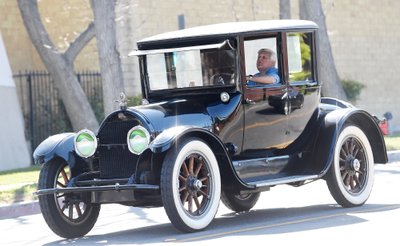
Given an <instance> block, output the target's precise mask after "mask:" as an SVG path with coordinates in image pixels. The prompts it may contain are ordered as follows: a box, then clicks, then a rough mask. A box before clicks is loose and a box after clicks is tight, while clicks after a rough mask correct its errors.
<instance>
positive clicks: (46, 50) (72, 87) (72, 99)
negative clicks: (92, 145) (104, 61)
mask: <svg viewBox="0 0 400 246" xmlns="http://www.w3.org/2000/svg"><path fill="white" fill-rule="evenodd" d="M18 6H19V9H20V12H21V15H22V19H23V21H24V24H25V27H26V29H27V31H28V34H29V37H30V39H31V41H32V43H33V44H34V46H35V48H36V50H37V51H38V53H39V55H40V57H41V59H42V61H43V63H44V65H45V66H46V68H47V69H48V71H49V73H50V75H51V76H52V78H53V79H54V82H55V84H56V87H57V89H58V92H59V94H60V97H61V99H62V101H63V103H64V106H65V109H66V111H67V114H68V116H69V119H70V120H71V123H72V126H73V128H74V130H79V129H82V128H88V129H91V130H94V131H95V130H97V129H98V127H99V124H98V122H97V120H96V117H95V114H94V112H93V110H92V107H91V106H90V104H89V102H88V100H87V97H86V95H85V93H84V91H83V90H82V87H81V86H80V84H79V82H78V79H77V77H76V75H75V73H74V71H73V60H74V59H75V57H76V55H77V54H78V53H79V51H80V49H82V47H84V45H82V44H81V43H80V42H83V43H84V42H86V43H87V42H89V40H90V39H91V37H90V36H92V37H93V34H91V29H93V25H91V26H89V28H88V29H87V31H85V32H84V33H82V34H81V35H80V36H79V37H78V38H77V39H76V40H75V41H74V44H72V45H71V46H70V47H69V49H68V50H67V51H66V52H65V53H62V52H60V51H59V50H57V48H56V47H55V45H54V44H53V42H52V41H51V40H50V37H49V35H48V33H47V31H46V29H45V28H44V26H43V23H42V21H41V19H40V14H39V10H38V6H37V1H32V0H18Z"/></svg>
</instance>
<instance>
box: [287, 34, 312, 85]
mask: <svg viewBox="0 0 400 246" xmlns="http://www.w3.org/2000/svg"><path fill="white" fill-rule="evenodd" d="M287 45H288V63H289V82H291V83H293V82H301V81H310V80H314V79H313V78H314V74H313V70H312V64H313V61H312V59H313V58H312V57H313V55H312V53H311V52H312V33H288V35H287Z"/></svg>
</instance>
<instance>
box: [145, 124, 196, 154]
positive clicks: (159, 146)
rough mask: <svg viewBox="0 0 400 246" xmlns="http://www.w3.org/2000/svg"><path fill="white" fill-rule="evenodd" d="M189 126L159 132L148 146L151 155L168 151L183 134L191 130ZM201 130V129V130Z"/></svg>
mask: <svg viewBox="0 0 400 246" xmlns="http://www.w3.org/2000/svg"><path fill="white" fill-rule="evenodd" d="M193 128H194V127H191V126H176V127H172V128H169V129H166V130H164V131H163V132H161V133H160V134H159V135H158V136H157V137H156V138H155V139H154V140H153V141H152V142H151V143H150V145H149V148H150V150H151V151H152V152H153V153H162V152H164V151H166V150H168V149H169V148H170V147H171V146H172V145H173V144H174V143H175V140H176V139H177V138H178V136H179V135H182V134H183V133H184V132H186V131H189V130H191V129H192V130H193ZM202 130H203V129H202Z"/></svg>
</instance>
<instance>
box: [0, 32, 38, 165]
mask: <svg viewBox="0 0 400 246" xmlns="http://www.w3.org/2000/svg"><path fill="white" fill-rule="evenodd" d="M0 98H1V103H0V171H3V170H10V169H16V168H21V167H28V166H29V165H30V162H31V158H30V155H29V152H28V145H27V142H26V139H25V136H24V126H23V122H24V121H23V118H22V112H21V108H20V106H19V102H18V97H17V91H16V88H15V84H14V81H13V79H12V73H11V69H10V65H9V63H8V59H7V54H6V50H5V48H4V45H3V39H2V36H1V33H0Z"/></svg>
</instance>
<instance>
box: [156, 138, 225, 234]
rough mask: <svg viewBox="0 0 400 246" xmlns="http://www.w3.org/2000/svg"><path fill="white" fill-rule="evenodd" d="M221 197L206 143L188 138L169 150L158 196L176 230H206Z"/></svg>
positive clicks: (164, 163) (213, 163)
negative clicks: (159, 195)
mask: <svg viewBox="0 0 400 246" xmlns="http://www.w3.org/2000/svg"><path fill="white" fill-rule="evenodd" d="M220 194H221V178H220V174H219V167H218V163H217V160H216V158H215V155H214V153H213V152H212V150H211V149H210V147H209V146H208V145H207V144H206V143H204V142H203V141H202V140H200V139H197V138H189V139H186V140H185V141H183V142H181V143H179V144H178V145H177V146H176V147H173V148H171V149H170V150H169V151H168V153H167V155H166V157H165V160H164V162H163V167H162V170H161V197H162V201H163V204H164V209H165V211H166V213H167V215H168V218H169V219H170V221H171V222H172V224H173V225H174V226H175V227H176V228H177V229H179V230H181V231H184V232H194V231H198V230H202V229H204V228H206V227H207V226H208V225H209V224H210V223H211V221H212V220H213V219H214V217H215V214H216V213H217V210H218V205H219V201H220Z"/></svg>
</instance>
